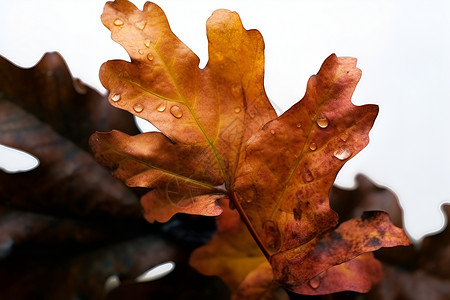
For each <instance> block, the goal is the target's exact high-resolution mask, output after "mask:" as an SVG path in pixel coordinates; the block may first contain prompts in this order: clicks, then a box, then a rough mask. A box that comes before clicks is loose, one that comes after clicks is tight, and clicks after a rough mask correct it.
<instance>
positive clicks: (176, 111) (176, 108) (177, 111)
mask: <svg viewBox="0 0 450 300" xmlns="http://www.w3.org/2000/svg"><path fill="white" fill-rule="evenodd" d="M170 113H171V114H172V115H173V116H174V117H175V118H177V119H179V118H181V117H182V116H183V111H182V110H181V108H180V107H179V106H178V105H174V106H172V107H171V108H170Z"/></svg>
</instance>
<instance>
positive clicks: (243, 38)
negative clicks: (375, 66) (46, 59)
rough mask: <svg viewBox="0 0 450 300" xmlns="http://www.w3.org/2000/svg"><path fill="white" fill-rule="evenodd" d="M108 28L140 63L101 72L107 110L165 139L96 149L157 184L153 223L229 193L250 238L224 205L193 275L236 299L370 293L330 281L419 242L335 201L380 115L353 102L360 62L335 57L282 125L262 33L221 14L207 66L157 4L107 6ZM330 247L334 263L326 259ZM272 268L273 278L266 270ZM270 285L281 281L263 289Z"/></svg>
mask: <svg viewBox="0 0 450 300" xmlns="http://www.w3.org/2000/svg"><path fill="white" fill-rule="evenodd" d="M102 21H103V23H104V24H105V26H106V27H108V29H110V31H111V33H112V38H113V39H114V40H115V41H117V42H118V43H120V44H121V45H122V46H124V48H125V49H126V50H127V52H128V54H129V55H130V57H131V62H126V61H119V60H114V61H108V62H106V63H105V64H103V66H102V67H101V70H100V79H101V81H102V84H103V85H104V86H105V88H107V89H108V90H109V91H110V95H109V101H110V103H111V104H112V105H113V106H115V107H118V108H121V109H123V110H127V111H129V112H130V113H132V114H134V115H136V116H139V117H142V118H144V119H146V120H148V121H150V122H151V123H152V124H153V125H155V126H156V127H157V128H158V129H160V130H161V132H153V133H143V134H139V135H136V136H128V135H126V134H122V133H120V132H118V131H112V132H109V133H96V134H94V135H93V136H92V137H91V140H90V143H91V147H92V149H93V150H94V153H95V157H96V159H97V161H98V162H99V163H101V164H102V165H104V166H107V167H109V168H111V169H112V171H113V174H114V176H116V177H118V178H119V179H121V180H123V181H124V182H125V183H126V184H127V185H129V186H136V187H145V188H149V189H150V190H149V191H148V193H147V194H145V195H144V196H143V197H142V198H141V203H142V205H143V207H144V211H145V216H146V218H147V220H148V221H150V222H153V221H159V222H165V221H167V220H169V219H170V218H171V217H172V216H173V215H174V214H175V213H178V212H183V213H190V214H199V215H206V216H217V215H220V214H221V213H222V211H223V210H224V209H225V208H224V206H223V205H221V204H220V203H221V201H219V200H220V199H223V200H225V199H229V201H230V202H231V203H232V206H233V207H234V208H236V211H234V214H236V213H238V214H239V218H240V219H242V221H243V224H244V225H245V227H246V228H247V229H248V230H249V232H247V231H245V230H244V231H243V229H245V227H244V225H242V224H241V223H240V222H239V224H240V225H236V224H237V223H236V220H235V218H236V217H232V216H231V215H232V214H230V213H229V212H228V211H227V209H225V213H224V214H223V215H222V216H221V217H220V219H219V222H220V223H219V233H218V235H217V236H216V237H215V238H213V240H212V241H211V242H210V243H209V244H208V245H207V246H205V248H200V249H199V250H198V251H197V252H195V253H196V254H194V257H195V255H196V257H197V258H196V259H192V264H193V265H194V267H196V268H197V269H199V270H201V271H202V272H204V273H206V274H216V275H220V276H221V277H222V278H223V279H224V280H225V281H226V282H227V283H228V284H229V285H230V286H231V287H232V288H233V289H238V292H237V294H236V295H239V293H244V294H245V293H248V291H251V293H253V292H254V291H259V292H261V289H262V290H264V287H266V288H269V289H272V288H273V287H274V286H275V287H277V286H278V284H283V285H284V286H286V287H288V288H290V289H292V290H294V291H296V290H298V291H300V292H304V291H305V289H303V288H302V287H303V285H304V284H305V283H307V282H308V281H310V280H312V279H313V278H316V277H317V276H322V277H323V278H325V279H324V282H326V283H327V284H324V285H323V286H324V288H317V289H316V290H317V292H313V293H324V292H327V293H328V292H330V293H331V292H333V291H335V290H336V289H341V288H343V287H344V288H349V289H353V290H357V291H363V290H366V289H367V286H370V285H371V284H372V283H373V282H375V281H377V280H378V279H379V275H377V274H378V273H376V272H374V276H368V277H367V278H366V279H365V280H362V281H361V283H356V285H357V287H351V286H350V287H349V285H348V284H347V285H346V284H345V282H341V283H339V284H340V285H339V284H335V283H336V281H335V280H334V279H333V278H337V277H339V276H336V274H340V272H347V273H349V274H348V275H349V276H348V277H345V276H344V277H342V278H353V277H352V276H354V275H355V274H354V273H355V272H357V270H369V269H371V268H372V269H374V268H375V269H376V266H377V264H376V263H373V262H374V260H373V259H367V257H368V256H367V255H364V253H366V252H370V251H374V250H376V249H378V248H379V247H383V246H389V247H390V246H395V245H404V244H407V243H409V240H408V238H407V237H406V235H405V234H404V232H403V231H402V230H400V229H398V228H396V227H394V226H392V224H391V223H390V221H389V220H388V218H387V217H386V216H385V215H383V214H376V216H377V217H374V218H369V219H370V220H363V219H354V220H350V221H348V222H345V223H343V224H341V225H340V226H339V227H337V228H336V225H338V218H337V214H336V213H335V212H334V211H333V210H331V208H330V206H329V199H328V194H329V191H330V189H331V186H332V184H333V182H334V179H335V177H336V174H337V172H338V171H339V169H340V168H341V167H342V165H343V164H344V163H345V162H346V161H347V160H348V159H350V158H351V157H353V156H354V155H356V154H357V153H358V152H359V151H360V150H362V149H363V148H364V147H365V146H366V145H367V143H368V133H369V130H370V128H371V127H372V124H373V122H374V119H375V117H376V115H377V112H378V108H377V106H375V105H365V106H360V107H357V106H355V105H353V104H352V103H351V101H350V99H351V96H352V94H353V91H354V89H355V87H356V84H357V82H358V80H359V78H360V75H361V71H360V70H359V69H357V68H356V59H353V58H340V57H337V56H336V55H331V56H330V57H329V58H327V59H326V60H325V62H324V64H323V66H322V68H321V69H320V71H319V73H318V74H317V75H316V76H313V77H311V79H310V81H309V82H308V87H307V91H306V95H305V97H304V98H303V99H302V100H301V101H299V102H298V103H297V104H295V105H294V106H293V107H292V108H291V109H290V110H288V111H287V112H285V113H284V114H283V115H282V116H280V117H278V118H277V116H276V114H275V111H274V109H273V108H272V106H271V104H270V102H269V100H268V99H267V96H266V94H265V91H264V85H263V83H264V77H263V76H264V52H263V50H264V42H263V39H262V37H261V35H260V33H259V32H258V31H256V30H245V29H244V28H243V26H242V23H241V21H240V19H239V16H238V15H237V14H236V13H233V12H229V11H226V10H218V11H216V12H214V13H213V15H212V16H211V17H210V18H209V20H208V22H207V35H208V41H209V61H208V64H207V65H206V67H205V68H204V69H200V68H199V67H198V65H199V59H198V57H197V56H196V55H195V54H194V53H193V52H192V51H191V50H190V49H189V48H188V47H187V46H186V45H185V44H183V43H182V42H181V41H180V40H179V39H178V38H177V37H176V36H175V35H174V34H173V33H172V31H171V30H170V27H169V24H168V21H167V19H166V17H165V15H164V13H163V11H162V10H161V9H160V8H159V7H158V6H157V5H155V4H153V3H146V4H145V6H144V8H143V10H142V11H140V10H138V9H137V8H136V7H135V6H134V5H133V4H131V3H130V2H128V1H126V0H116V1H115V2H108V3H107V4H106V6H105V10H104V12H103V15H102ZM233 220H234V221H233ZM227 224H228V225H227ZM233 224H234V225H233ZM348 224H350V225H348ZM235 226H237V227H235ZM349 226H355V229H354V230H353V229H352V230H350V229H349ZM233 228H234V229H233ZM236 228H239V230H238V229H236ZM352 234H353V235H352ZM376 241H378V242H376ZM321 245H322V248H320V247H321ZM258 248H259V249H258ZM253 250H255V251H256V252H255V253H257V255H256V254H255V255H256V256H255V255H253V254H254V253H253V252H252V251H253ZM260 250H261V251H262V252H260ZM328 250H330V251H334V252H333V253H334V256H333V257H331V258H330V257H327V256H326V255H324V253H326V251H328ZM199 253H200V254H199ZM252 253H253V254H252ZM361 255H363V256H361ZM199 256H200V257H203V258H199ZM205 259H209V261H207V260H205ZM265 259H267V260H268V261H269V262H270V264H271V266H269V265H267V263H265V262H264V261H265ZM355 259H356V260H355ZM314 262H317V264H314ZM347 262H348V263H347ZM341 264H343V265H341ZM335 265H341V267H335ZM311 266H313V267H311ZM306 267H308V268H306ZM267 268H269V269H271V270H273V276H266V275H264V276H262V274H261V273H259V272H263V270H266V269H267ZM306 269H308V270H306ZM305 270H306V271H305ZM327 270H330V271H329V275H327V276H325V275H324V272H326V271H327ZM331 270H333V271H331ZM250 274H251V275H250ZM321 274H322V275H321ZM247 276H250V277H247ZM322 277H321V278H322ZM327 278H328V279H327ZM272 279H275V285H274V283H273V282H272V281H270V282H266V281H267V280H272ZM343 281H345V280H343ZM277 282H278V283H277ZM241 285H242V288H239V286H241ZM327 286H328V288H325V287H327ZM263 293H264V291H263ZM305 293H309V292H308V291H306V292H305ZM269 294H270V293H269Z"/></svg>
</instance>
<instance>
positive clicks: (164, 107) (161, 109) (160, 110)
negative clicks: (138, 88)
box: [156, 101, 167, 112]
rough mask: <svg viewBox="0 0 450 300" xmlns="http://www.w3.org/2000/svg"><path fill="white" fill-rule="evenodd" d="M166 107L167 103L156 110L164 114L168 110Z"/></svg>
mask: <svg viewBox="0 0 450 300" xmlns="http://www.w3.org/2000/svg"><path fill="white" fill-rule="evenodd" d="M166 106H167V101H164V102H163V103H161V104H160V105H159V106H158V107H157V108H156V110H157V111H159V112H163V111H165V110H166Z"/></svg>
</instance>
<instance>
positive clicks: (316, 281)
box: [309, 277, 320, 289]
mask: <svg viewBox="0 0 450 300" xmlns="http://www.w3.org/2000/svg"><path fill="white" fill-rule="evenodd" d="M309 285H310V286H311V287H312V288H313V289H317V288H318V287H319V285H320V278H319V277H314V278H312V279H311V280H310V281H309Z"/></svg>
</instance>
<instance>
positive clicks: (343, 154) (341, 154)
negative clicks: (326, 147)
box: [334, 148, 352, 160]
mask: <svg viewBox="0 0 450 300" xmlns="http://www.w3.org/2000/svg"><path fill="white" fill-rule="evenodd" d="M350 155H352V152H351V151H350V149H348V148H339V149H336V150H335V151H334V157H336V158H337V159H340V160H345V159H347V158H349V157H350Z"/></svg>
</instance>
